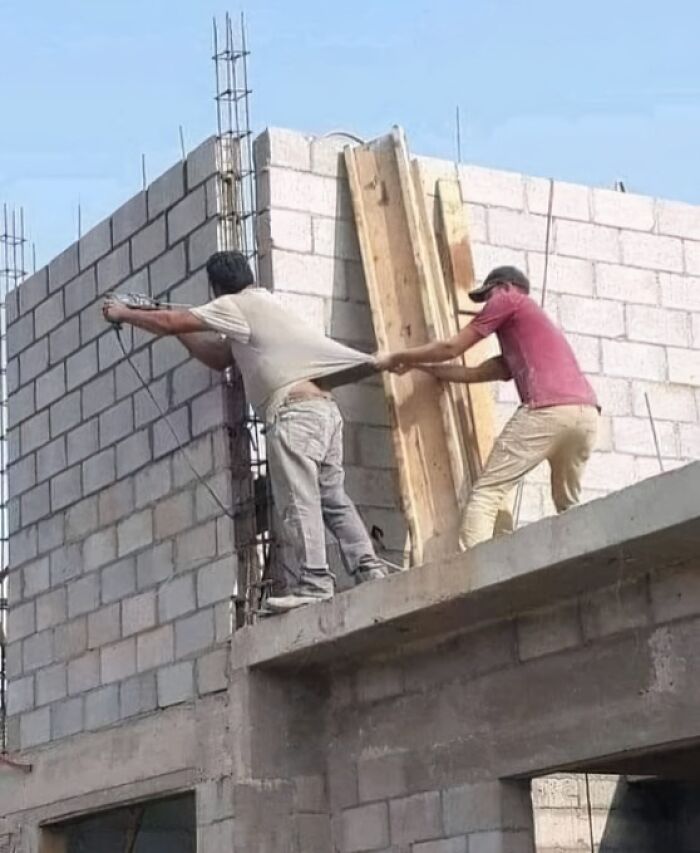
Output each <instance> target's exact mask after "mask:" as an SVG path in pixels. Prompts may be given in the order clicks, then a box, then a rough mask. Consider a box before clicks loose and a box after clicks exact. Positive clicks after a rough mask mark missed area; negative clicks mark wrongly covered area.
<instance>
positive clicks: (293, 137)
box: [254, 127, 311, 171]
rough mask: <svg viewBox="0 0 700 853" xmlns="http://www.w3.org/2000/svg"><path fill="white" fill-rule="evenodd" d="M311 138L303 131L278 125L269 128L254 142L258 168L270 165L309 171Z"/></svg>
mask: <svg viewBox="0 0 700 853" xmlns="http://www.w3.org/2000/svg"><path fill="white" fill-rule="evenodd" d="M309 143H310V139H309V137H308V136H304V135H303V134H301V133H297V132H295V131H292V130H285V129H282V128H278V127H271V128H267V129H266V130H265V131H264V132H263V133H261V134H260V136H258V137H257V139H256V140H255V143H254V156H255V164H256V168H257V169H258V170H262V169H264V168H267V167H269V166H280V167H282V168H286V169H297V170H300V171H308V170H309V169H310V168H311V150H310V144H309Z"/></svg>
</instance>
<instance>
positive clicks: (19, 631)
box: [7, 601, 36, 643]
mask: <svg viewBox="0 0 700 853" xmlns="http://www.w3.org/2000/svg"><path fill="white" fill-rule="evenodd" d="M35 631H36V618H35V610H34V602H33V601H29V602H27V604H20V605H18V606H15V607H12V608H11V609H10V612H9V616H8V627H7V636H8V639H9V640H10V642H13V643H14V642H16V641H17V640H22V639H24V637H28V636H29V635H30V634H33V633H34V632H35Z"/></svg>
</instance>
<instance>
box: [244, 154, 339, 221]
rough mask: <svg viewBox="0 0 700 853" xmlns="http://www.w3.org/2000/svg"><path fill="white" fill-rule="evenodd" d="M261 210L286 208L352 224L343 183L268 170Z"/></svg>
mask: <svg viewBox="0 0 700 853" xmlns="http://www.w3.org/2000/svg"><path fill="white" fill-rule="evenodd" d="M258 202H259V207H260V209H261V210H264V209H266V208H273V209H274V208H286V209H287V210H301V211H306V212H308V213H312V214H316V215H318V216H328V217H331V218H337V219H346V220H349V221H351V220H352V218H353V216H352V206H351V203H350V193H349V189H348V186H347V184H346V183H345V182H344V181H338V180H336V179H334V178H328V177H323V176H321V175H314V174H310V173H307V172H297V171H292V170H290V169H282V168H279V167H274V166H273V167H271V168H270V170H269V172H268V176H267V181H266V182H264V183H263V185H262V186H261V187H260V197H259V199H258Z"/></svg>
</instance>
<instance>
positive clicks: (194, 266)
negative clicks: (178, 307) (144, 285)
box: [173, 219, 219, 302]
mask: <svg viewBox="0 0 700 853" xmlns="http://www.w3.org/2000/svg"><path fill="white" fill-rule="evenodd" d="M218 247H219V221H218V219H210V220H209V221H208V222H206V223H205V224H204V225H202V226H200V227H199V228H198V229H197V230H196V231H194V232H193V233H192V234H190V236H189V238H188V240H187V256H188V269H189V271H190V273H193V272H195V271H196V270H198V269H200V268H201V267H203V266H204V265H205V264H206V262H207V261H208V260H209V258H210V257H211V255H213V254H214V252H216V251H218ZM173 301H176V302H179V301H180V300H179V299H177V300H175V299H174V300H173Z"/></svg>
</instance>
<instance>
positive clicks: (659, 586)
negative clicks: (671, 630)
mask: <svg viewBox="0 0 700 853" xmlns="http://www.w3.org/2000/svg"><path fill="white" fill-rule="evenodd" d="M650 592H651V613H652V615H653V619H654V622H656V623H657V624H658V623H662V622H670V621H672V620H674V619H682V618H684V617H687V616H692V615H695V614H696V613H698V612H700V582H698V578H697V577H696V574H695V573H694V572H693V570H692V568H687V567H685V566H684V567H681V568H679V569H678V570H677V571H675V572H664V573H662V574H659V575H656V574H654V575H652V577H651V584H650Z"/></svg>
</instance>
